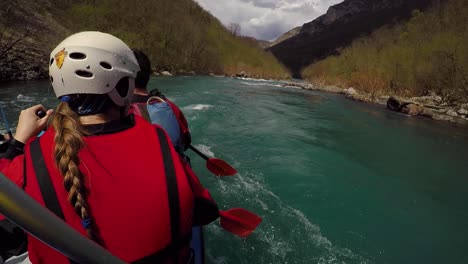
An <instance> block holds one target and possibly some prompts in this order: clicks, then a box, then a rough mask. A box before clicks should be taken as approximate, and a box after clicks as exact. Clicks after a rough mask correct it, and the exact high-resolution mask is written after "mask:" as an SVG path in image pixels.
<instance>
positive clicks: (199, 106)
mask: <svg viewBox="0 0 468 264" xmlns="http://www.w3.org/2000/svg"><path fill="white" fill-rule="evenodd" d="M211 107H213V106H212V105H208V104H194V105H188V106H185V107H183V108H182V109H184V110H204V109H209V108H211Z"/></svg>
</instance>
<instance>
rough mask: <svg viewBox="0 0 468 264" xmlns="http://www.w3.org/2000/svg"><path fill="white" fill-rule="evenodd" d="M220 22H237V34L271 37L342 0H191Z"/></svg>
mask: <svg viewBox="0 0 468 264" xmlns="http://www.w3.org/2000/svg"><path fill="white" fill-rule="evenodd" d="M195 1H196V2H198V3H199V4H200V5H201V6H202V7H203V8H204V9H206V10H208V11H209V12H210V13H211V14H213V15H214V16H215V17H217V18H218V19H219V20H220V21H221V22H222V23H223V24H225V25H227V24H229V23H237V24H239V25H240V26H241V34H242V35H245V36H251V37H255V38H257V39H263V40H274V39H276V38H278V37H279V36H281V35H282V34H283V33H285V32H287V31H288V30H291V29H293V28H294V27H297V26H301V25H302V24H304V23H307V22H310V21H312V20H314V19H315V18H317V17H318V16H320V15H322V14H325V12H326V11H327V9H328V7H330V6H331V5H334V4H337V3H340V2H342V1H343V0H195Z"/></svg>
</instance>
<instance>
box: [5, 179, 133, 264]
mask: <svg viewBox="0 0 468 264" xmlns="http://www.w3.org/2000/svg"><path fill="white" fill-rule="evenodd" d="M0 213H1V214H3V215H4V216H5V217H6V218H8V219H10V220H11V221H12V222H14V223H15V224H17V225H18V226H19V227H21V228H22V229H23V230H25V231H26V232H28V233H29V234H31V235H32V236H34V237H36V238H37V239H39V240H41V241H42V242H44V243H46V244H47V245H49V246H50V247H52V248H54V249H55V250H57V251H59V252H60V253H62V254H63V255H65V256H67V257H68V258H70V259H73V260H74V261H76V262H78V263H96V264H98V263H113V264H122V263H125V262H123V261H122V260H120V259H118V258H117V257H115V256H114V255H112V254H111V253H110V252H109V251H107V250H105V249H104V248H102V247H101V246H99V245H98V244H96V243H95V242H93V241H91V240H89V239H87V238H86V237H84V236H83V235H81V234H80V233H78V232H77V231H76V230H74V229H72V228H71V227H70V226H68V225H67V224H66V223H65V222H63V221H62V220H61V219H60V218H58V217H57V216H55V215H54V214H53V213H51V212H50V211H49V210H47V209H46V208H45V207H43V206H41V205H40V204H38V203H37V202H36V201H35V200H34V199H33V198H31V197H30V196H29V195H27V194H26V193H25V192H24V191H23V190H21V189H20V188H19V187H18V186H16V185H15V184H14V183H13V182H11V181H10V180H9V179H7V178H6V177H5V176H4V175H3V174H2V173H0Z"/></svg>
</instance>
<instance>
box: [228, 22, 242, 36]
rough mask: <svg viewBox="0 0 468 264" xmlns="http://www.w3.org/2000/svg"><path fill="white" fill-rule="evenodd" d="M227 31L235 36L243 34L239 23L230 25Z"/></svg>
mask: <svg viewBox="0 0 468 264" xmlns="http://www.w3.org/2000/svg"><path fill="white" fill-rule="evenodd" d="M227 29H228V31H229V32H230V33H231V34H232V35H233V36H239V35H240V33H241V26H240V25H239V24H237V23H229V25H228V26H227Z"/></svg>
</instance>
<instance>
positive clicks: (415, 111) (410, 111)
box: [401, 104, 424, 116]
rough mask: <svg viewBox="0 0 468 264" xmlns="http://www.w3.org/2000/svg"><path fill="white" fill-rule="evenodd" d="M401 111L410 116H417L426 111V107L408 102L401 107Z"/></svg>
mask: <svg viewBox="0 0 468 264" xmlns="http://www.w3.org/2000/svg"><path fill="white" fill-rule="evenodd" d="M401 112H402V113H403V114H407V115H410V116H417V115H421V114H422V113H424V107H421V106H419V105H416V104H406V105H404V106H403V107H402V108H401Z"/></svg>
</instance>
